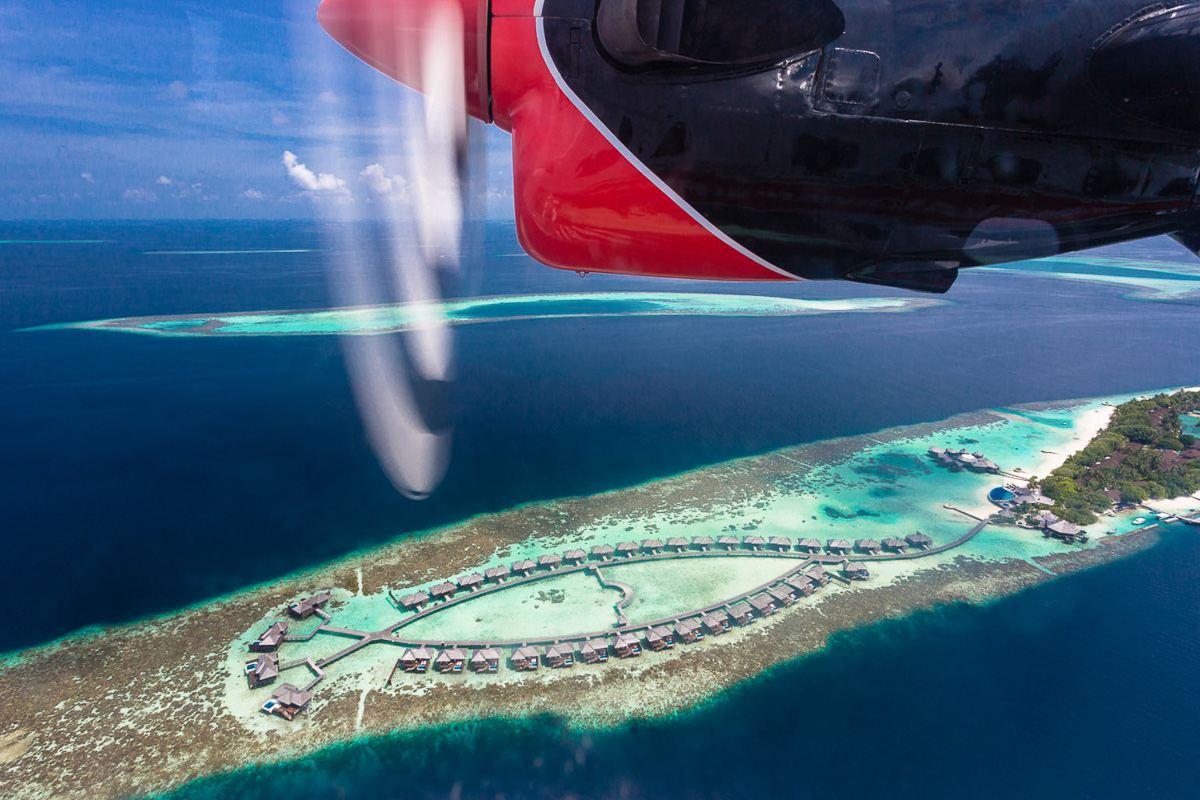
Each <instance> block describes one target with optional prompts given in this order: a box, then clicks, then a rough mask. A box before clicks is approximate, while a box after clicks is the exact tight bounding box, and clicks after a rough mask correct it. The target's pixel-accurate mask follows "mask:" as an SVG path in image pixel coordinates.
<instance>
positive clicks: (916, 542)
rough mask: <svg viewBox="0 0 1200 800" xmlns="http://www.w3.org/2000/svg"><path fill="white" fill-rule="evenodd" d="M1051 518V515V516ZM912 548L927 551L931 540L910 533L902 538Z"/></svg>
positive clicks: (922, 534)
mask: <svg viewBox="0 0 1200 800" xmlns="http://www.w3.org/2000/svg"><path fill="white" fill-rule="evenodd" d="M1052 516H1053V515H1052ZM904 538H905V540H906V541H907V542H908V543H909V545H911V546H912V547H920V548H921V549H922V550H928V549H929V548H930V547H932V546H933V539H931V538H930V537H929V536H927V535H926V534H924V533H910V534H909V535H908V536H905V537H904Z"/></svg>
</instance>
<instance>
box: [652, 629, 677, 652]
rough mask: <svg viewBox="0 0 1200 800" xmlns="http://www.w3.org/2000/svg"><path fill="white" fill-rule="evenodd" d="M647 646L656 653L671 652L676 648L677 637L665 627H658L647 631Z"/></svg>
mask: <svg viewBox="0 0 1200 800" xmlns="http://www.w3.org/2000/svg"><path fill="white" fill-rule="evenodd" d="M646 645H647V646H648V647H649V648H650V649H651V650H654V651H658V650H670V649H671V648H672V647H674V646H675V635H674V634H673V633H671V629H670V628H668V627H667V626H665V625H658V626H656V627H653V628H651V629H650V630H648V631H646Z"/></svg>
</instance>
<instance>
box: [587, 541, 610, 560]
mask: <svg viewBox="0 0 1200 800" xmlns="http://www.w3.org/2000/svg"><path fill="white" fill-rule="evenodd" d="M612 554H613V546H612V545H611V544H598V545H596V546H595V547H593V548H592V558H598V559H600V560H601V561H608V560H609V559H610V558H612Z"/></svg>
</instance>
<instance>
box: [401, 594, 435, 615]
mask: <svg viewBox="0 0 1200 800" xmlns="http://www.w3.org/2000/svg"><path fill="white" fill-rule="evenodd" d="M428 604H429V595H427V594H425V592H414V593H413V594H406V595H404V597H401V598H400V607H401V608H403V609H404V610H405V611H416V610H417V609H418V608H420V607H421V606H424V605H428Z"/></svg>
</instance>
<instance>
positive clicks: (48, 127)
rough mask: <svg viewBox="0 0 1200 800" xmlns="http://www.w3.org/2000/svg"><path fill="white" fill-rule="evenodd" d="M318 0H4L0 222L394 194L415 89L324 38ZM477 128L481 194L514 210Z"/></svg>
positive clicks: (217, 212) (209, 211) (233, 213)
mask: <svg viewBox="0 0 1200 800" xmlns="http://www.w3.org/2000/svg"><path fill="white" fill-rule="evenodd" d="M316 7H317V0H276V2H263V1H262V0H242V1H241V2H236V3H234V2H216V1H213V2H174V1H173V0H153V1H151V0H105V2H103V3H85V2H65V1H64V0H39V2H30V0H4V3H3V4H2V5H0V141H3V142H4V147H3V148H0V176H3V177H2V178H0V181H2V182H3V185H2V186H0V189H2V191H0V219H32V218H39V219H74V218H114V219H129V218H150V219H166V218H192V217H213V218H255V217H261V218H304V217H310V216H312V215H313V214H314V210H315V211H316V212H318V213H319V212H320V211H321V208H322V206H323V205H326V204H339V205H340V206H341V207H342V208H343V209H344V208H347V207H349V208H350V209H352V210H353V212H354V213H371V211H372V210H373V209H377V208H378V207H379V206H380V203H381V199H382V198H384V197H386V196H393V197H396V196H399V197H401V198H403V197H405V196H406V183H407V176H408V175H409V169H408V167H407V164H406V156H405V147H404V139H405V136H404V125H405V122H406V121H409V120H412V119H414V117H415V115H417V114H419V110H420V105H419V104H420V98H419V97H418V96H417V95H415V94H414V93H412V92H410V91H409V90H407V89H404V88H403V87H400V86H398V85H396V84H394V83H392V82H391V81H389V80H388V79H386V78H384V77H382V76H381V75H379V74H377V73H376V72H374V71H373V70H371V69H369V68H367V67H366V66H365V65H363V64H361V63H360V62H358V61H356V60H355V59H354V58H353V57H351V56H350V55H349V54H347V53H346V52H345V51H344V50H342V48H341V47H339V46H338V45H337V44H336V43H335V42H333V41H332V40H331V39H329V37H328V36H326V35H325V33H324V32H323V31H322V30H321V29H320V28H319V27H318V26H317V23H316ZM476 132H478V133H480V134H481V135H482V137H483V138H482V148H483V149H484V150H485V151H486V153H487V159H486V174H487V186H488V191H487V195H486V197H481V198H480V199H479V200H478V203H479V205H482V206H484V207H485V210H486V212H487V213H488V215H489V216H492V217H505V216H511V213H512V211H511V202H512V201H511V158H510V155H509V147H510V142H509V139H508V136H507V135H506V134H504V133H503V132H501V131H498V130H496V129H495V128H484V127H483V126H477V128H476ZM288 153H290V154H292V155H294V158H293V157H291V156H287V155H285V154H288Z"/></svg>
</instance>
